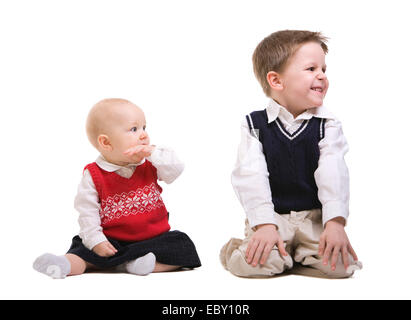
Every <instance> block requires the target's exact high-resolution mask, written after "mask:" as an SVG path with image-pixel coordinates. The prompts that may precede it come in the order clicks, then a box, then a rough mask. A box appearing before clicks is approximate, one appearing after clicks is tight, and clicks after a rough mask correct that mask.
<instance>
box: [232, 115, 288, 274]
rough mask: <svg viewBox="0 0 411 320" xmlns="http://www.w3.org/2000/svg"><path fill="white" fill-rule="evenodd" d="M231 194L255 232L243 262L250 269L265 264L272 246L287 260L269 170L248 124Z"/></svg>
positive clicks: (245, 127) (241, 144) (233, 173)
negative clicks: (278, 230) (278, 226)
mask: <svg viewBox="0 0 411 320" xmlns="http://www.w3.org/2000/svg"><path fill="white" fill-rule="evenodd" d="M231 183H232V185H233V188H234V191H235V193H236V195H237V197H238V199H239V200H240V203H241V205H242V206H243V208H244V211H245V213H246V216H247V218H248V221H249V223H250V227H251V228H254V229H256V232H255V233H254V234H253V236H252V238H251V239H250V242H249V245H248V247H247V250H246V261H247V262H248V263H249V264H252V265H253V266H256V265H257V264H258V263H260V264H264V263H265V262H266V260H267V258H268V256H269V253H270V252H271V249H272V248H273V247H274V245H277V247H278V249H279V251H280V253H281V254H282V255H283V256H286V255H287V253H286V251H285V249H284V244H283V241H282V239H281V237H280V235H279V234H278V232H277V227H276V224H277V223H276V215H277V214H276V213H275V212H274V205H273V203H272V201H271V189H270V183H269V180H268V170H267V163H266V160H265V156H264V154H263V149H262V144H261V143H260V141H259V140H258V139H257V138H255V137H254V136H252V135H251V134H250V130H249V128H248V125H247V122H246V120H245V119H244V120H243V122H242V124H241V141H240V146H239V148H238V157H237V162H236V165H235V168H234V170H233V172H232V175H231Z"/></svg>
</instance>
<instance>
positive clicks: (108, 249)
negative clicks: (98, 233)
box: [93, 241, 117, 257]
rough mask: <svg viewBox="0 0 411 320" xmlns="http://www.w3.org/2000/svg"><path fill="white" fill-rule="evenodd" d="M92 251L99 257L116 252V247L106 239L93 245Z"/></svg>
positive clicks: (112, 254)
mask: <svg viewBox="0 0 411 320" xmlns="http://www.w3.org/2000/svg"><path fill="white" fill-rule="evenodd" d="M93 251H94V253H96V254H98V255H99V256H100V257H111V256H114V255H115V254H116V253H117V249H116V248H114V246H113V245H112V244H111V243H110V242H108V241H103V242H100V243H99V244H97V245H96V246H94V247H93Z"/></svg>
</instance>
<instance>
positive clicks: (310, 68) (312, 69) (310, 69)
mask: <svg viewBox="0 0 411 320" xmlns="http://www.w3.org/2000/svg"><path fill="white" fill-rule="evenodd" d="M307 70H309V71H314V70H315V68H314V67H309V68H307Z"/></svg>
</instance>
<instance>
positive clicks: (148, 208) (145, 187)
mask: <svg viewBox="0 0 411 320" xmlns="http://www.w3.org/2000/svg"><path fill="white" fill-rule="evenodd" d="M86 169H87V170H88V171H89V172H90V175H91V177H92V179H93V182H94V185H95V187H96V190H97V192H98V195H99V199H100V204H101V211H100V219H101V226H102V228H103V233H104V234H105V235H106V236H107V237H109V238H113V239H117V240H122V241H140V240H145V239H149V238H153V237H155V236H158V235H160V234H162V233H164V232H167V231H168V230H170V225H169V224H168V213H167V210H166V207H165V206H164V203H163V200H162V199H161V196H160V193H161V192H162V188H161V187H160V186H159V185H158V184H157V169H156V168H155V167H154V166H153V165H152V164H151V163H150V162H149V161H147V160H146V161H145V162H144V163H143V164H141V165H139V166H137V167H136V169H135V171H134V173H133V175H132V176H131V177H130V178H129V179H127V178H123V177H121V176H120V175H118V174H117V173H115V172H108V171H105V170H103V169H101V168H100V167H99V166H98V165H97V164H96V163H95V162H93V163H90V164H88V165H87V166H86V167H85V168H84V170H86Z"/></svg>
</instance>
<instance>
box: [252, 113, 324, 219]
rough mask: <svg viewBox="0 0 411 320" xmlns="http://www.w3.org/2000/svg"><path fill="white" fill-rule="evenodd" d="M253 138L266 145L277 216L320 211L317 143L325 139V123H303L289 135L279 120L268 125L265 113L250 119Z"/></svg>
mask: <svg viewBox="0 0 411 320" xmlns="http://www.w3.org/2000/svg"><path fill="white" fill-rule="evenodd" d="M246 118H247V123H248V126H249V128H250V130H251V134H253V135H254V136H256V137H257V138H258V139H259V140H260V142H261V143H262V145H263V153H264V156H265V159H266V162H267V169H268V173H269V180H270V187H271V195H272V201H273V204H274V210H275V212H277V213H279V214H285V213H289V212H290V211H302V210H311V209H318V208H321V207H322V206H321V203H320V201H319V200H318V188H317V185H316V183H315V179H314V172H315V170H316V169H317V167H318V159H319V157H320V149H319V146H318V143H319V142H320V140H321V139H322V138H323V137H324V124H325V119H320V118H315V117H313V118H311V119H310V120H304V122H303V123H302V124H301V126H300V127H299V128H298V130H297V131H296V132H294V133H293V134H290V133H288V132H287V131H286V129H285V128H284V126H283V124H282V123H281V121H280V119H278V118H277V119H276V120H275V121H272V122H271V123H268V118H267V112H266V110H261V111H254V112H252V113H251V114H250V115H247V117H246Z"/></svg>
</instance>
